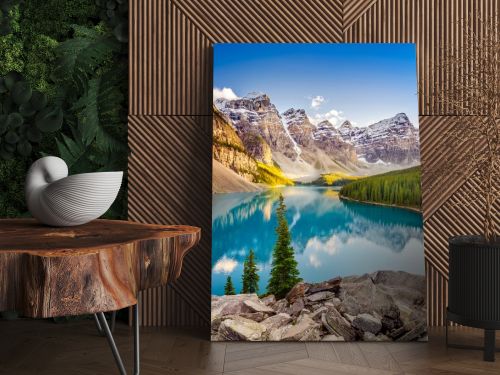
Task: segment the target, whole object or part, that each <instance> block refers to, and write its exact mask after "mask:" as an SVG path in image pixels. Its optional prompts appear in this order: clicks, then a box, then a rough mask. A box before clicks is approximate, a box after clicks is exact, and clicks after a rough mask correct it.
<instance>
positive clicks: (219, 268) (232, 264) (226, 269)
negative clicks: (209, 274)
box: [213, 255, 238, 275]
mask: <svg viewBox="0 0 500 375" xmlns="http://www.w3.org/2000/svg"><path fill="white" fill-rule="evenodd" d="M237 265H238V262H237V261H236V260H234V259H231V258H228V257H227V256H225V255H224V256H223V257H222V258H220V259H219V260H218V261H217V263H215V266H214V269H213V272H214V273H224V274H226V275H227V274H229V273H231V272H233V271H234V269H235V268H236V266H237Z"/></svg>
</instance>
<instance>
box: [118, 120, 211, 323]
mask: <svg viewBox="0 0 500 375" xmlns="http://www.w3.org/2000/svg"><path fill="white" fill-rule="evenodd" d="M129 146H130V149H131V154H130V157H129V175H130V176H131V178H130V181H129V198H128V199H129V218H130V219H131V220H135V221H139V222H148V223H164V224H165V223H172V224H173V223H190V224H191V225H195V226H199V227H201V228H202V239H201V242H200V244H199V245H198V246H196V248H194V249H193V251H192V252H191V253H190V254H189V255H188V256H186V258H185V260H184V263H183V270H182V275H181V277H180V278H179V279H178V280H177V281H176V282H175V283H174V284H172V285H171V286H169V287H165V288H158V289H152V290H148V291H145V292H143V293H142V294H141V296H140V301H141V303H142V311H141V312H142V314H141V317H142V324H143V325H156V326H157V325H199V324H200V323H201V322H205V324H208V322H209V320H210V319H209V316H210V315H209V314H210V311H209V309H208V308H207V306H209V305H210V268H211V267H210V260H211V253H210V247H211V212H212V209H211V200H212V191H211V188H212V186H211V166H212V162H211V147H212V137H211V119H210V117H190V116H175V117H173V116H171V117H166V116H142V115H141V116H129Z"/></svg>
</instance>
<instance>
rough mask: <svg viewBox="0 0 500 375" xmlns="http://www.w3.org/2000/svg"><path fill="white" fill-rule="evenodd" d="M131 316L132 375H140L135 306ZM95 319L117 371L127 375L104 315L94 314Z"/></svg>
mask: <svg viewBox="0 0 500 375" xmlns="http://www.w3.org/2000/svg"><path fill="white" fill-rule="evenodd" d="M132 314H133V326H134V375H139V374H140V353H139V308H138V306H137V305H134V306H133V307H132ZM95 319H96V322H97V325H98V328H97V329H98V330H102V331H103V332H104V335H105V336H106V339H107V340H108V343H109V346H110V348H111V352H112V353H113V357H114V358H115V362H116V365H117V366H118V370H119V371H120V375H127V370H125V366H124V364H123V360H122V358H121V356H120V352H119V351H118V348H117V347H116V343H115V340H114V338H113V334H112V332H111V330H110V328H109V325H108V322H107V320H106V316H105V315H104V313H102V312H100V313H97V314H95Z"/></svg>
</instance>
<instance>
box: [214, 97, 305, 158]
mask: <svg viewBox="0 0 500 375" xmlns="http://www.w3.org/2000/svg"><path fill="white" fill-rule="evenodd" d="M214 104H215V106H216V107H217V108H218V109H219V110H220V111H221V112H222V113H223V114H225V115H226V116H227V117H228V118H229V119H230V120H231V122H232V124H233V126H234V127H235V129H236V131H237V132H238V135H239V136H240V138H241V139H242V141H243V143H244V144H245V147H246V148H247V149H248V150H255V152H257V153H258V150H259V149H260V147H259V144H262V141H265V143H267V145H269V146H270V147H271V150H272V151H273V152H279V153H281V154H283V155H284V156H285V157H287V158H289V159H291V160H296V159H297V156H298V152H297V151H298V150H297V147H296V145H295V143H294V142H293V140H292V139H291V137H290V135H289V134H288V132H287V130H286V129H285V127H284V126H283V123H282V121H281V116H280V114H279V113H278V110H277V109H276V107H275V106H274V104H272V103H271V100H270V99H269V97H268V96H267V95H266V94H261V93H255V94H249V95H248V96H246V97H243V98H240V99H235V100H225V99H222V100H221V99H218V100H216V101H215V103H214Z"/></svg>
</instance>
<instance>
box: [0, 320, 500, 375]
mask: <svg viewBox="0 0 500 375" xmlns="http://www.w3.org/2000/svg"><path fill="white" fill-rule="evenodd" d="M451 330H452V335H451V336H450V337H452V338H453V339H454V341H459V342H462V343H467V344H481V337H482V336H481V332H480V331H476V330H471V329H463V328H462V329H458V328H452V329H451ZM115 336H116V339H117V344H118V347H119V348H121V352H122V356H123V357H124V360H125V361H126V365H127V366H128V368H130V366H131V355H132V351H131V331H130V329H129V328H128V327H127V326H126V325H124V324H118V326H117V329H116V334H115ZM203 336H204V335H203V334H202V333H200V332H199V331H194V330H187V329H185V330H180V329H166V328H165V329H151V328H148V329H143V331H142V336H141V346H142V347H141V352H142V372H141V374H142V375H157V374H176V375H198V374H200V375H201V374H204V375H212V374H213V375H215V374H227V375H283V374H294V375H323V374H329V375H330V374H339V375H343V374H356V375H357V374H360V375H371V374H440V375H443V374H499V373H500V353H498V356H499V358H498V362H495V363H488V362H483V361H482V352H480V351H473V350H472V351H467V350H459V349H446V348H445V345H444V330H443V329H434V330H432V331H431V332H430V341H429V343H227V344H226V343H210V342H209V341H207V339H206V338H205V337H203ZM497 345H498V347H500V342H499V340H497ZM117 373H118V372H117V370H116V367H115V364H114V362H113V358H112V356H111V351H110V349H109V347H108V346H107V343H106V341H105V339H104V338H102V337H99V336H98V335H97V333H96V330H95V326H94V323H93V321H91V320H86V321H77V322H69V323H64V324H54V323H52V322H50V321H40V320H38V321H34V320H21V321H11V322H7V321H0V374H9V375H10V374H12V375H27V374H38V375H48V374H51V375H58V374H61V375H62V374H64V375H71V374H75V375H76V374H78V375H84V374H106V375H109V374H117Z"/></svg>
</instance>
